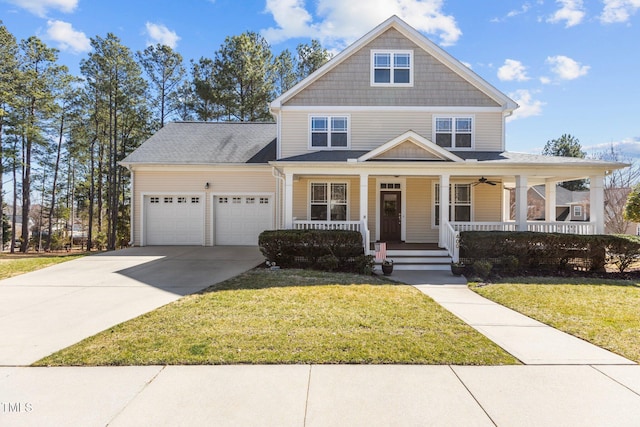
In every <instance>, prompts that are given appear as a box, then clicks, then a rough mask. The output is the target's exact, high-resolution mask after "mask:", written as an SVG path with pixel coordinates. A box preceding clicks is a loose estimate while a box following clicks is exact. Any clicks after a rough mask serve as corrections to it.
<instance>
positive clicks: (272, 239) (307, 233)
mask: <svg viewBox="0 0 640 427" xmlns="http://www.w3.org/2000/svg"><path fill="white" fill-rule="evenodd" d="M258 245H259V246H260V251H261V252H262V254H263V255H264V256H265V258H266V259H267V261H269V262H272V263H275V264H276V265H278V266H280V267H282V268H308V269H315V270H324V271H343V272H353V273H370V272H371V270H372V266H373V257H371V256H368V255H367V256H365V255H364V248H363V246H362V236H361V235H360V233H359V232H357V231H347V230H269V231H263V232H262V233H261V234H260V237H259V239H258Z"/></svg>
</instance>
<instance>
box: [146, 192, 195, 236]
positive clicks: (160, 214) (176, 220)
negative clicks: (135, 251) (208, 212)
mask: <svg viewBox="0 0 640 427" xmlns="http://www.w3.org/2000/svg"><path fill="white" fill-rule="evenodd" d="M144 208H145V226H144V228H145V232H146V234H145V244H146V245H202V244H204V242H203V238H204V209H203V208H204V198H203V197H201V196H193V195H180V194H169V195H162V196H145V200H144Z"/></svg>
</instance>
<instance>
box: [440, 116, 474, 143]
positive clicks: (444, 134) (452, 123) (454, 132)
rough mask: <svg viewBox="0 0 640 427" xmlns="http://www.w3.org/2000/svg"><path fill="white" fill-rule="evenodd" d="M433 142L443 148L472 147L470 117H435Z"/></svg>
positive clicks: (471, 119)
mask: <svg viewBox="0 0 640 427" xmlns="http://www.w3.org/2000/svg"><path fill="white" fill-rule="evenodd" d="M434 129H435V132H434V133H435V142H436V144H438V145H439V146H440V147H444V148H462V149H464V148H472V147H473V118H472V117H435V126H434Z"/></svg>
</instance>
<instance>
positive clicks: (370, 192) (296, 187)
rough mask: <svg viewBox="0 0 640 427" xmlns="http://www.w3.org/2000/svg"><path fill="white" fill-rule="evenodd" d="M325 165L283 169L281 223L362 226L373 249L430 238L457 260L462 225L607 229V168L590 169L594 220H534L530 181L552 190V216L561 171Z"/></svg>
mask: <svg viewBox="0 0 640 427" xmlns="http://www.w3.org/2000/svg"><path fill="white" fill-rule="evenodd" d="M318 172H319V171H313V170H309V168H305V170H304V171H303V170H298V169H292V168H287V169H286V170H285V171H284V173H283V174H282V175H281V178H282V179H281V181H282V184H283V185H282V193H281V197H282V203H281V205H280V206H281V212H280V215H278V217H279V218H280V219H281V221H282V223H281V224H279V225H278V226H279V227H283V228H290V229H341V230H352V231H358V232H360V233H361V234H362V237H363V247H364V248H365V251H366V252H367V253H372V249H371V248H372V243H373V242H377V241H383V242H388V244H391V243H399V242H404V243H407V244H428V245H433V246H436V245H437V246H438V247H440V248H443V249H446V250H447V252H448V253H449V255H450V256H451V258H452V259H453V260H454V261H457V259H458V247H457V241H458V236H459V233H460V232H461V231H491V230H500V231H533V232H555V233H572V234H599V233H603V232H604V203H603V185H602V183H603V179H604V176H603V175H590V176H589V178H590V182H591V190H590V191H591V200H592V202H591V217H590V219H591V220H590V221H589V222H568V221H546V220H545V221H528V220H527V211H528V203H527V189H528V188H529V187H530V186H533V185H539V184H540V183H541V182H542V183H544V184H545V188H546V195H547V197H546V205H545V218H554V215H553V214H552V212H555V211H556V207H555V203H554V201H555V194H554V193H555V188H556V184H557V182H559V181H562V180H563V179H558V178H559V177H553V178H552V177H542V178H541V177H539V176H530V175H524V174H523V175H502V176H500V175H488V176H485V175H481V174H474V175H472V174H470V173H469V172H470V171H469V172H467V174H462V173H457V174H450V173H445V172H444V171H440V173H439V174H435V173H433V172H432V173H425V171H424V170H423V169H422V170H421V169H415V170H404V171H403V172H404V174H403V175H388V174H386V173H380V172H382V171H378V170H376V171H368V172H359V173H354V172H353V171H352V170H348V171H343V172H342V173H335V172H337V171H334V173H331V174H329V173H318ZM384 172H386V171H384ZM407 172H409V173H407ZM512 191H513V192H514V193H515V203H512V197H510V193H511V192H512ZM441 200H449V203H440V201H441ZM514 211H515V215H514V214H513V212H514Z"/></svg>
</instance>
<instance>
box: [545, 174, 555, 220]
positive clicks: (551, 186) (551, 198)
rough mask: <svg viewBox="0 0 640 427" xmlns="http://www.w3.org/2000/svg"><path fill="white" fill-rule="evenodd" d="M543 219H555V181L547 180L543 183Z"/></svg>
mask: <svg viewBox="0 0 640 427" xmlns="http://www.w3.org/2000/svg"><path fill="white" fill-rule="evenodd" d="M544 220H545V221H547V222H553V221H555V220H556V183H555V182H550V181H547V182H546V183H545V184H544Z"/></svg>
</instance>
